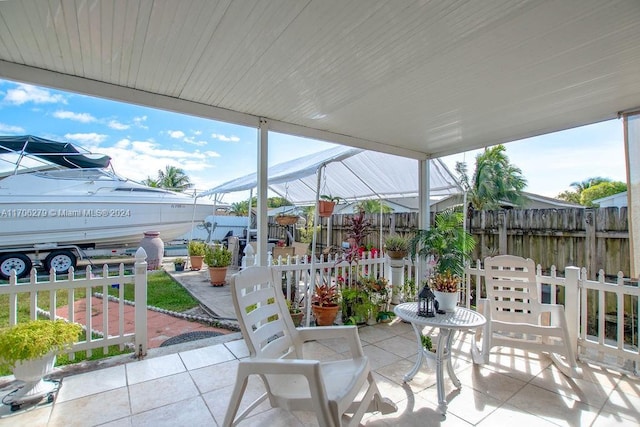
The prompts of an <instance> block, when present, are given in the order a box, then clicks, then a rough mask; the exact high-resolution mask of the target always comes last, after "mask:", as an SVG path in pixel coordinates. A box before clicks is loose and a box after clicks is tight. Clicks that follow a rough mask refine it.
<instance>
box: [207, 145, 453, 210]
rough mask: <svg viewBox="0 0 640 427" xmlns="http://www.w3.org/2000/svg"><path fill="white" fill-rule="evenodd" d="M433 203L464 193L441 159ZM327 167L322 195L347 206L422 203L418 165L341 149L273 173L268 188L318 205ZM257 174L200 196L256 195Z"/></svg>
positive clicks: (434, 170)
mask: <svg viewBox="0 0 640 427" xmlns="http://www.w3.org/2000/svg"><path fill="white" fill-rule="evenodd" d="M429 163H430V165H429V166H430V167H429V171H430V172H429V191H430V194H431V197H444V196H448V195H451V194H455V193H460V192H461V191H462V190H461V188H460V185H459V184H458V182H457V180H456V178H455V177H454V176H453V175H452V174H451V172H450V171H449V169H448V168H447V167H446V166H445V164H444V163H443V162H442V161H441V160H440V159H432V160H430V161H429ZM323 166H324V167H325V169H324V172H323V175H322V179H321V182H320V194H331V195H332V196H334V197H335V196H338V197H342V198H343V199H346V200H365V199H387V198H398V197H416V196H417V195H418V187H419V173H418V160H415V159H409V158H406V157H401V156H394V155H392V154H385V153H380V152H376V151H365V150H362V149H359V148H350V147H345V146H339V147H335V148H331V149H328V150H324V151H320V152H318V153H314V154H310V155H307V156H304V157H300V158H297V159H293V160H290V161H287V162H283V163H280V164H277V165H274V166H271V167H269V169H268V176H269V182H268V186H269V189H270V190H271V191H273V192H274V193H276V194H278V195H279V196H281V197H286V198H287V199H288V200H289V201H291V202H292V203H294V204H296V205H310V204H314V203H315V201H316V199H317V196H318V194H317V190H318V189H317V180H318V176H317V173H318V171H319V170H320V168H322V167H323ZM256 186H257V174H256V173H252V174H248V175H245V176H243V177H240V178H236V179H233V180H231V181H228V182H226V183H224V184H221V185H219V186H217V187H215V188H212V189H210V190H207V191H204V192H202V193H200V196H201V197H203V196H208V195H212V194H225V193H233V192H237V191H246V190H252V189H254V188H256Z"/></svg>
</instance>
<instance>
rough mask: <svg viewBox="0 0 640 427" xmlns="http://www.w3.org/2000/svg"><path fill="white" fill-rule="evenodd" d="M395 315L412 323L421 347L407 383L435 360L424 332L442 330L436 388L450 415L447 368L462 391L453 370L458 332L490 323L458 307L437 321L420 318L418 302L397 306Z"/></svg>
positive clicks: (440, 406)
mask: <svg viewBox="0 0 640 427" xmlns="http://www.w3.org/2000/svg"><path fill="white" fill-rule="evenodd" d="M393 311H394V312H395V313H396V315H398V316H399V317H400V318H401V319H402V320H404V321H407V322H410V323H411V327H412V328H413V331H414V332H415V334H416V342H417V343H418V356H417V357H416V363H415V365H414V366H413V368H412V369H411V371H409V372H408V373H407V374H406V375H405V376H404V381H405V382H409V381H411V380H412V379H413V377H414V376H415V375H416V374H417V373H418V370H419V369H420V367H421V366H422V362H423V361H424V359H425V357H426V358H433V357H434V356H433V355H432V353H431V352H429V351H428V350H426V349H425V348H424V347H423V346H422V333H421V332H422V328H424V327H425V326H429V327H433V328H438V340H437V347H436V354H435V359H436V388H437V390H438V410H439V411H440V412H441V413H442V414H443V415H446V413H447V400H446V398H445V395H444V364H445V363H446V365H447V373H448V374H449V378H450V379H451V381H452V382H453V384H454V385H455V386H456V388H457V389H458V390H460V389H461V388H462V383H461V382H460V380H459V379H458V377H457V376H456V374H455V372H454V370H453V364H452V360H451V343H452V342H453V338H454V336H455V333H456V331H458V330H462V329H465V330H469V329H476V328H479V327H480V326H482V325H484V324H485V323H486V319H485V318H484V316H482V315H481V314H479V313H477V312H475V311H472V310H469V309H466V308H463V307H456V308H455V310H454V311H452V312H447V313H445V314H436V315H435V316H434V317H422V316H418V314H417V311H418V304H417V303H415V302H406V303H403V304H400V305H397V306H396V307H395V308H394V309H393Z"/></svg>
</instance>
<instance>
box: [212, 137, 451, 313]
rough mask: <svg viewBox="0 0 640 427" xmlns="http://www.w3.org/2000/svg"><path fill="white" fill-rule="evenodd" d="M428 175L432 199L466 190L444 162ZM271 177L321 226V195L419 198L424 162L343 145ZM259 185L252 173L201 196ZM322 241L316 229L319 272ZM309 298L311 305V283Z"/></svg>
mask: <svg viewBox="0 0 640 427" xmlns="http://www.w3.org/2000/svg"><path fill="white" fill-rule="evenodd" d="M428 170H429V180H428V182H429V191H428V193H429V194H430V197H431V196H446V195H450V194H454V193H459V192H460V191H461V188H460V186H459V184H458V182H457V180H456V179H455V177H454V176H453V175H452V174H451V172H450V171H449V170H448V168H447V167H446V166H445V165H444V163H443V162H442V161H441V160H439V159H432V160H429V167H428ZM267 176H268V184H267V185H268V188H269V189H270V190H271V191H273V192H274V193H276V194H279V195H280V196H282V197H286V198H287V199H288V200H289V201H291V202H293V203H294V204H312V203H314V204H315V205H316V212H315V220H314V224H318V223H319V217H318V208H317V200H318V197H319V196H320V194H331V196H333V197H336V196H337V197H342V198H344V199H347V200H365V199H374V198H375V199H384V198H390V197H402V196H405V197H409V196H411V197H415V196H419V191H420V188H419V187H420V171H419V161H418V160H415V159H409V158H406V157H401V156H395V155H391V154H385V153H380V152H374V151H365V150H362V149H358V148H349V147H343V146H341V147H335V148H331V149H329V150H325V151H321V152H319V153H315V154H311V155H308V156H304V157H301V158H298V159H294V160H290V161H288V162H284V163H280V164H278V165H274V166H272V167H270V168H269V169H268V172H267ZM257 185H258V176H257V173H255V174H249V175H245V176H243V177H240V178H237V179H234V180H232V181H229V182H227V183H225V184H222V185H219V186H218V187H215V188H212V189H210V190H208V191H205V192H202V193H201V194H200V196H208V195H212V194H215V195H219V194H224V193H230V192H236V191H246V190H250V191H252V190H253V189H254V188H255V187H256V186H257ZM251 194H252V193H251ZM427 211H428V209H427ZM316 242H317V230H316V229H315V227H314V233H313V243H312V245H311V267H310V268H311V271H315V261H316V253H315V251H316ZM306 296H307V300H308V301H310V297H311V287H310V286H309V284H308V285H307V290H306ZM310 312H311V305H310V304H307V313H306V325H307V326H309V319H310Z"/></svg>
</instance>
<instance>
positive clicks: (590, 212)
mask: <svg viewBox="0 0 640 427" xmlns="http://www.w3.org/2000/svg"><path fill="white" fill-rule="evenodd" d="M584 229H585V239H584V242H585V247H584V265H585V266H586V267H587V274H588V275H589V277H588V278H589V279H592V280H593V279H595V277H596V273H597V268H596V213H595V210H594V209H592V208H591V209H585V210H584Z"/></svg>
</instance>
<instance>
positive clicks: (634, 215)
mask: <svg viewBox="0 0 640 427" xmlns="http://www.w3.org/2000/svg"><path fill="white" fill-rule="evenodd" d="M623 117H624V150H625V156H626V161H627V206H628V208H627V209H628V210H627V217H628V218H629V251H630V260H631V263H630V264H631V265H630V267H631V278H634V279H637V278H638V275H639V274H640V111H634V112H630V113H625V114H623Z"/></svg>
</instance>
